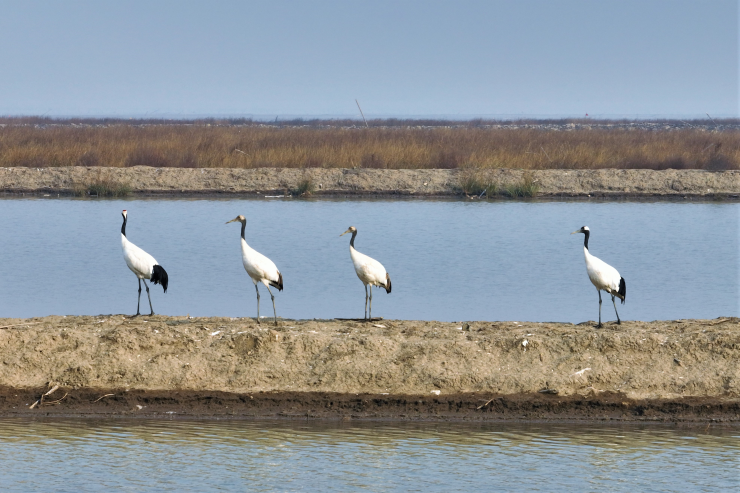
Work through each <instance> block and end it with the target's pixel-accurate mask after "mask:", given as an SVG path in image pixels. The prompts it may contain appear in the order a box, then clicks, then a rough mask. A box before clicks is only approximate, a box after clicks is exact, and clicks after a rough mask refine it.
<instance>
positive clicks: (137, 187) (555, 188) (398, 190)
mask: <svg viewBox="0 0 740 493" xmlns="http://www.w3.org/2000/svg"><path fill="white" fill-rule="evenodd" d="M465 173H467V174H468V176H469V175H470V173H473V174H474V175H475V178H476V179H478V180H480V181H481V182H485V183H495V184H496V185H497V186H498V187H500V188H502V189H503V188H506V187H507V186H515V185H516V184H518V183H522V181H523V180H524V178H525V175H527V174H528V176H530V177H531V178H532V179H533V180H534V182H535V184H536V185H537V187H538V192H537V195H538V196H540V197H588V196H591V197H613V198H619V197H627V198H628V197H658V198H659V197H664V198H713V199H730V200H732V199H738V198H740V171H721V172H708V171H703V170H663V171H653V170H629V169H626V170H618V169H605V170H538V171H531V172H526V171H522V170H512V169H493V170H480V171H475V172H471V171H459V170H440V169H432V170H386V169H323V168H310V169H287V168H282V169H278V168H257V169H217V168H204V169H189V168H151V167H146V166H136V167H132V168H86V167H59V168H0V192H4V193H11V194H22V193H32V194H71V193H73V192H74V191H75V190H80V189H84V188H85V187H86V186H88V185H89V184H92V183H96V182H99V181H103V182H106V183H112V184H118V185H124V186H126V187H127V188H129V189H130V190H131V193H132V194H134V195H150V194H168V195H183V194H187V195H194V194H240V195H249V194H259V195H264V194H271V195H275V194H284V193H287V194H289V195H290V194H293V195H295V194H296V193H300V191H301V190H304V189H305V187H306V182H307V181H310V184H311V188H313V190H314V191H313V194H314V195H317V196H321V195H329V196H331V195H339V196H350V195H380V196H392V195H405V196H460V195H463V192H462V191H461V186H462V183H463V182H464V178H465V176H466V175H465Z"/></svg>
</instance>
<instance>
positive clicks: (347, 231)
mask: <svg viewBox="0 0 740 493" xmlns="http://www.w3.org/2000/svg"><path fill="white" fill-rule="evenodd" d="M349 232H350V230H347V231H345V232H344V233H342V234H341V235H339V236H344V235H346V234H347V233H349Z"/></svg>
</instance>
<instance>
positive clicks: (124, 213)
mask: <svg viewBox="0 0 740 493" xmlns="http://www.w3.org/2000/svg"><path fill="white" fill-rule="evenodd" d="M121 215H122V216H123V218H124V219H126V218H127V217H128V211H127V210H126V209H123V212H121Z"/></svg>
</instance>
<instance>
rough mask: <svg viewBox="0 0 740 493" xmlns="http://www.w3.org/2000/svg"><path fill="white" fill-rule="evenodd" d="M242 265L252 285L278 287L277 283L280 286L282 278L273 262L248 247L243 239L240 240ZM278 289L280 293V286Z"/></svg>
mask: <svg viewBox="0 0 740 493" xmlns="http://www.w3.org/2000/svg"><path fill="white" fill-rule="evenodd" d="M242 264H244V270H246V271H247V274H249V277H250V278H251V279H252V282H253V283H254V284H257V283H258V282H261V283H262V284H264V285H265V286H267V287H269V286H271V285H272V286H275V287H278V286H277V284H278V283H280V284H282V276H281V274H280V271H279V270H278V268H277V266H276V265H275V262H273V261H272V260H270V259H269V258H267V257H265V256H264V255H262V254H261V253H260V252H258V251H257V250H255V249H254V248H252V247H250V246H249V245H248V244H247V241H246V240H245V239H244V238H242ZM278 289H280V290H281V291H282V286H281V287H279V288H278Z"/></svg>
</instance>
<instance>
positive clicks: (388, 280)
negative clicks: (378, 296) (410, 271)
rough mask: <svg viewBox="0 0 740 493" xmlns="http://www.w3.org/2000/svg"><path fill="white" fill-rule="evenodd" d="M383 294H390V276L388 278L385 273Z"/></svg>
mask: <svg viewBox="0 0 740 493" xmlns="http://www.w3.org/2000/svg"><path fill="white" fill-rule="evenodd" d="M385 292H386V293H390V292H391V276H389V275H388V273H387V272H386V273H385Z"/></svg>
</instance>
